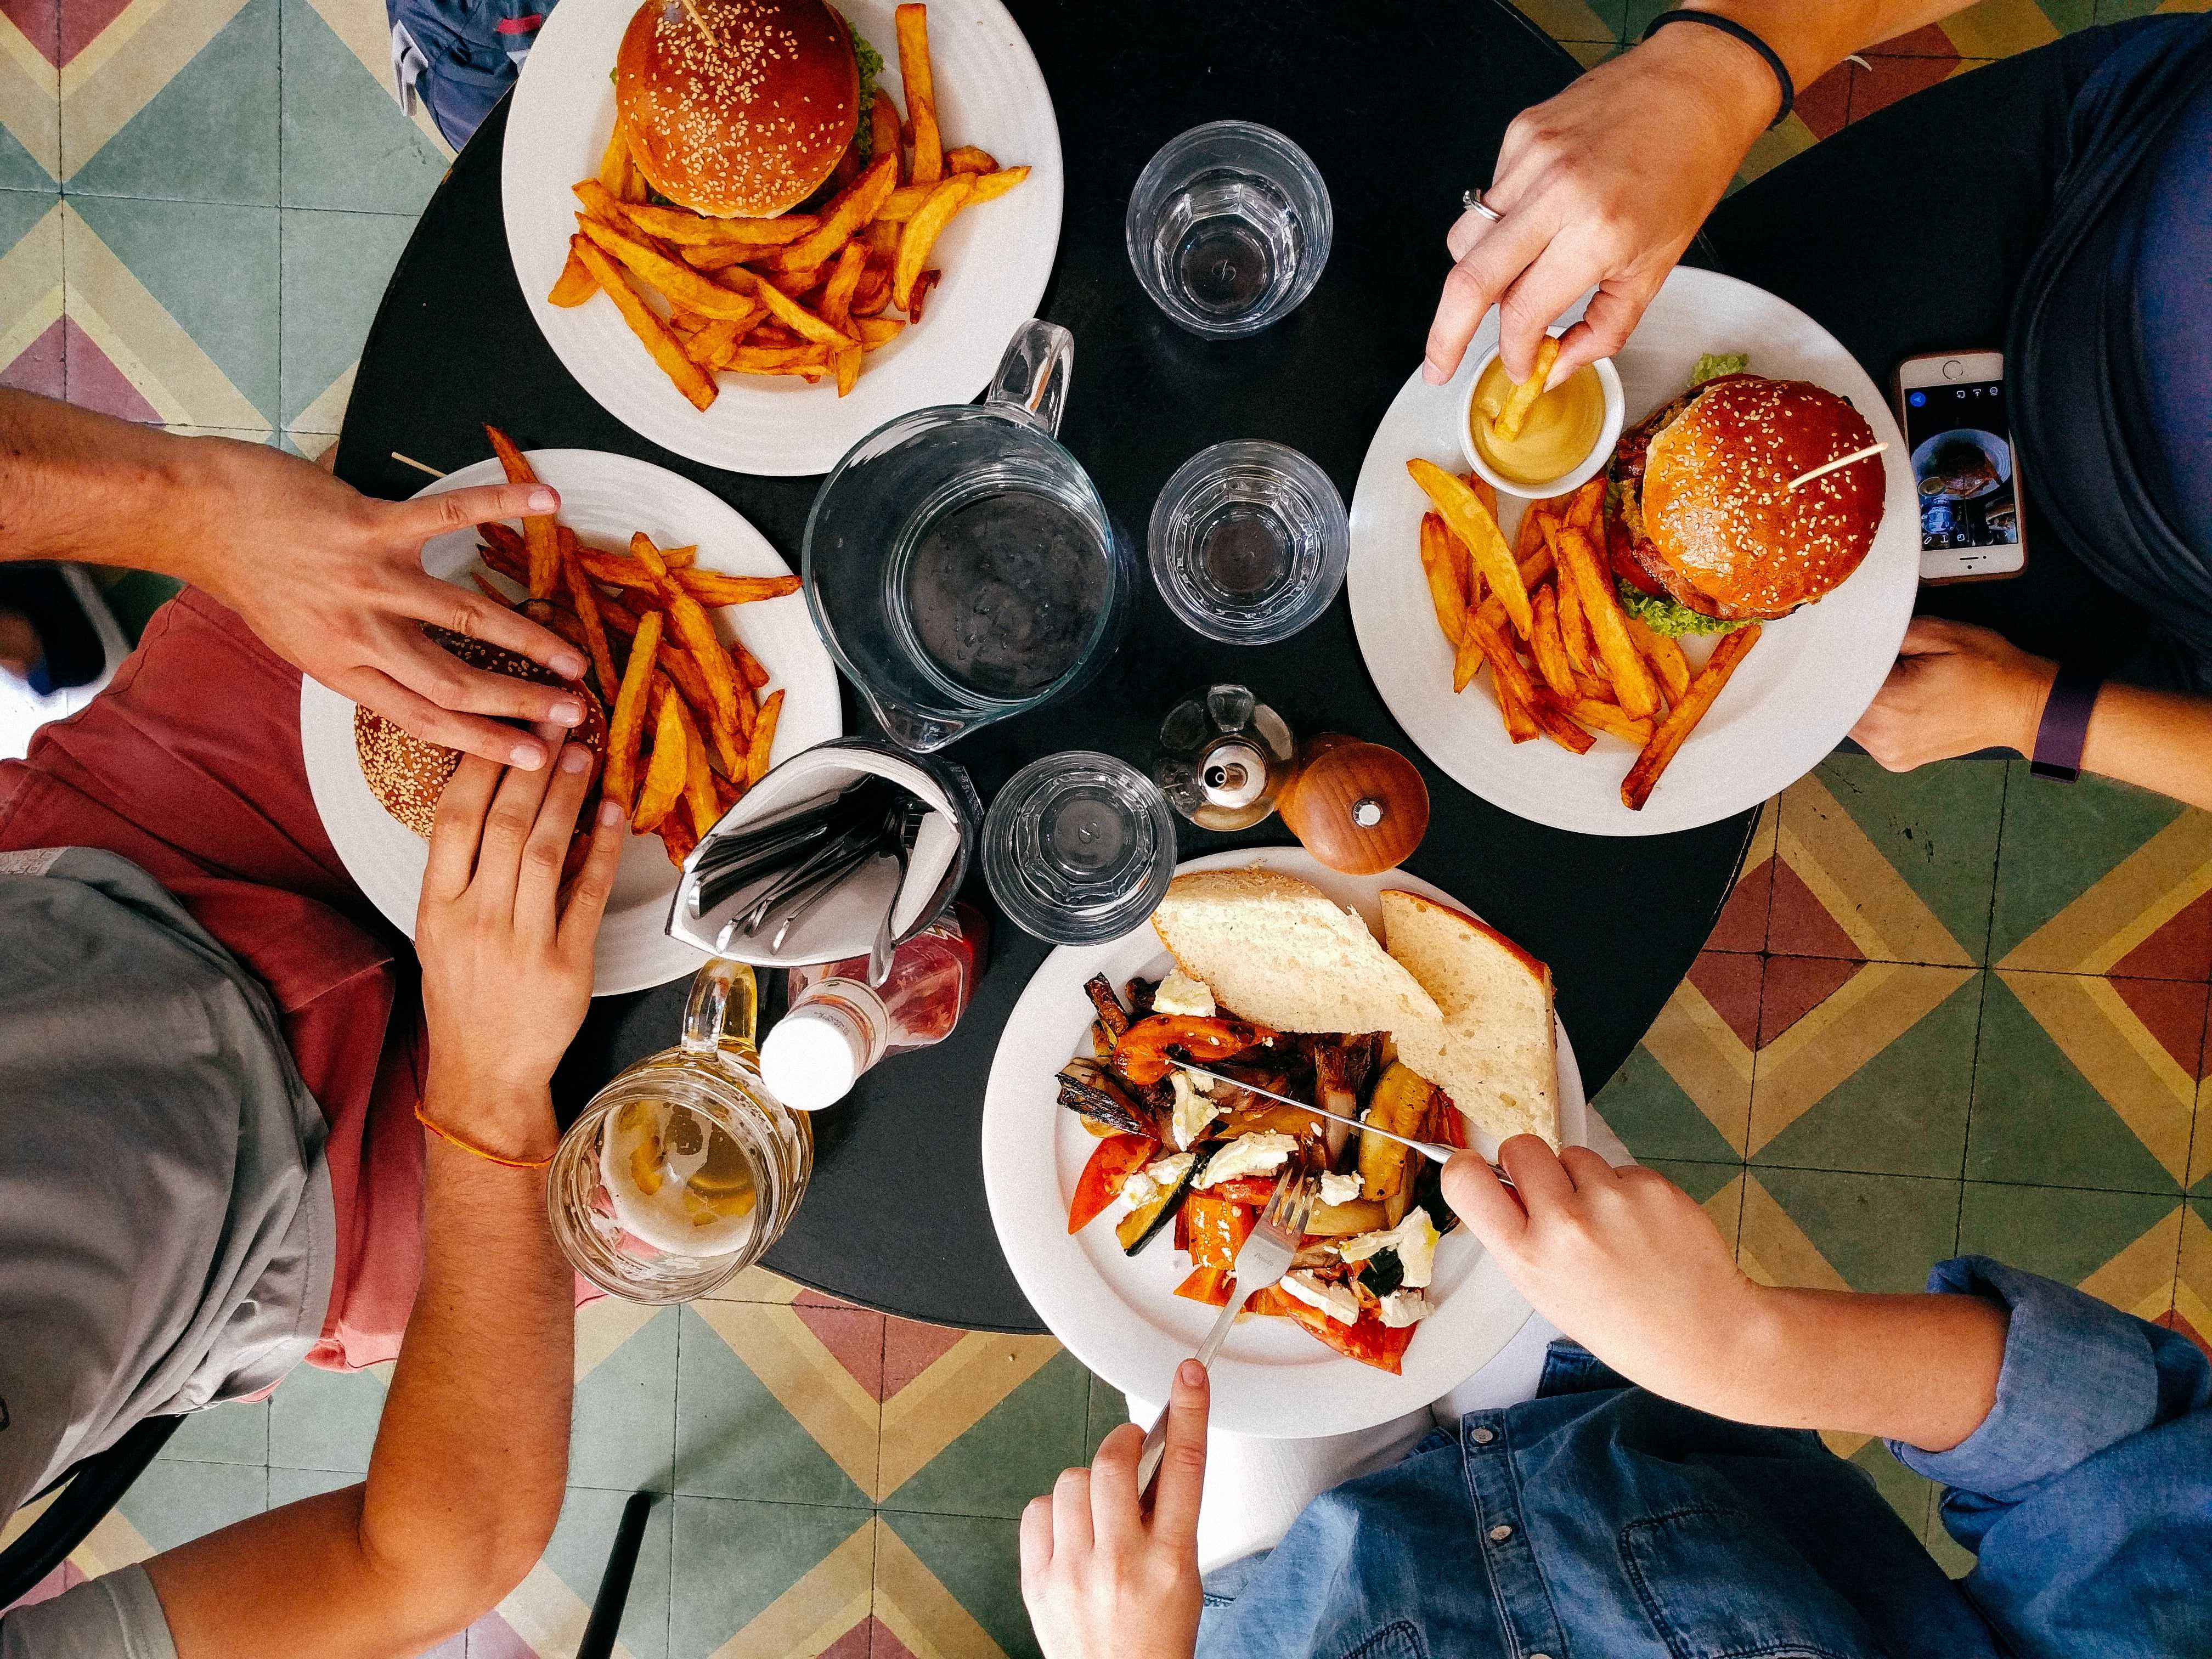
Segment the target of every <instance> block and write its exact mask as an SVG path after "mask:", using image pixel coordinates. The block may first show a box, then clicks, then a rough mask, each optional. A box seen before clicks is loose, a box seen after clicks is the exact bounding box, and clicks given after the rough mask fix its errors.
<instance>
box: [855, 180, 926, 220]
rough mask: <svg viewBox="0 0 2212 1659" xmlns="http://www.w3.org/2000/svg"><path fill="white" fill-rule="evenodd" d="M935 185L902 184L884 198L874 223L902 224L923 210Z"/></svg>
mask: <svg viewBox="0 0 2212 1659" xmlns="http://www.w3.org/2000/svg"><path fill="white" fill-rule="evenodd" d="M936 188H937V186H936V185H915V184H906V185H900V186H899V187H898V188H897V189H896V190H895V191H892V192H891V193H890V195H888V196H886V197H884V203H883V205H882V206H881V207H879V208H878V209H877V210H876V216H875V220H874V222H873V224H872V225H871V227H870V228H874V225H902V224H904V223H905V222H907V221H908V220H909V219H911V218H913V217H914V216H915V214H917V213H919V212H921V204H923V203H924V202H927V200H928V199H929V192H930V191H933V190H934V189H936Z"/></svg>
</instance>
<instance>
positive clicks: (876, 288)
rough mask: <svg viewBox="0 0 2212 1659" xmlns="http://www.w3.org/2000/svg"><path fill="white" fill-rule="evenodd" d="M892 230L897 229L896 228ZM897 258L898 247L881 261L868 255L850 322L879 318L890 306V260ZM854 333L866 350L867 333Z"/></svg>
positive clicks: (850, 312) (861, 331)
mask: <svg viewBox="0 0 2212 1659" xmlns="http://www.w3.org/2000/svg"><path fill="white" fill-rule="evenodd" d="M892 228H894V229H896V226H894V227H892ZM855 240H859V239H857V238H856V239H855ZM864 246H865V245H864ZM891 258H896V246H894V249H893V252H892V254H891V256H890V257H888V258H884V259H883V260H881V261H878V259H877V258H876V256H875V255H874V254H873V253H870V254H869V255H868V262H867V264H865V265H863V266H861V267H860V286H859V287H857V288H855V289H854V290H853V304H852V307H851V309H850V310H849V311H848V313H847V318H848V321H849V320H851V319H854V318H860V317H874V316H878V315H879V314H881V313H882V312H883V310H884V307H887V306H889V305H890V302H891V267H890V259H891ZM854 333H856V334H858V335H860V348H861V349H862V350H866V349H867V344H868V341H867V331H866V330H865V329H855V330H854Z"/></svg>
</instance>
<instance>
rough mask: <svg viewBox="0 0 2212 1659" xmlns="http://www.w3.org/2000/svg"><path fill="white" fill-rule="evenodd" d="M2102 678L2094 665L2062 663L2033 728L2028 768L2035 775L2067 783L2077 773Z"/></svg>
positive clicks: (2103, 678)
mask: <svg viewBox="0 0 2212 1659" xmlns="http://www.w3.org/2000/svg"><path fill="white" fill-rule="evenodd" d="M2104 684H2105V677H2104V676H2103V675H2102V674H2100V673H2099V672H2098V671H2096V670H2095V669H2093V668H2080V667H2075V666H2074V665H2070V664H2069V665H2061V666H2060V668H2059V670H2058V678H2056V679H2054V680H2053V681H2051V696H2049V697H2048V698H2047V699H2045V702H2044V705H2043V720H2042V722H2041V724H2039V726H2037V727H2036V728H2035V753H2034V755H2033V757H2031V759H2030V761H2029V763H2028V770H2029V771H2030V772H2031V773H2033V775H2035V776H2037V777H2039V778H2051V779H2055V780H2057V781H2058V782H2060V783H2071V782H2073V781H2074V780H2075V779H2076V778H2078V777H2080V776H2081V750H2082V746H2083V745H2084V744H2087V742H2088V741H2089V714H2090V711H2091V710H2092V709H2093V708H2096V706H2097V693H2098V691H2099V690H2101V689H2102V688H2103V686H2104Z"/></svg>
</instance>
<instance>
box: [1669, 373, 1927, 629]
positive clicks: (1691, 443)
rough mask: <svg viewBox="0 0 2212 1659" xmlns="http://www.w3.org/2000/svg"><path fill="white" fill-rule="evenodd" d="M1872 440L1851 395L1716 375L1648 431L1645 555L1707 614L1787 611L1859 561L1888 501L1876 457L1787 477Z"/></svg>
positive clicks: (1683, 597) (1804, 384)
mask: <svg viewBox="0 0 2212 1659" xmlns="http://www.w3.org/2000/svg"><path fill="white" fill-rule="evenodd" d="M1873 442H1874V432H1873V429H1872V428H1869V426H1868V425H1867V423H1866V420H1865V418H1864V417H1863V416H1861V415H1860V413H1859V412H1858V410H1856V409H1854V408H1852V407H1851V405H1850V402H1849V401H1848V400H1847V399H1845V398H1840V397H1838V396H1837V395H1836V394H1835V393H1834V392H1830V391H1827V390H1826V389H1825V388H1823V387H1820V386H1814V385H1812V384H1811V383H1809V382H1808V381H1804V380H1767V379H1765V378H1764V377H1762V376H1760V375H1757V374H1737V375H1730V376H1728V377H1726V378H1723V379H1721V380H1713V381H1710V382H1708V383H1707V384H1706V385H1705V386H1704V387H1703V388H1702V389H1701V390H1699V391H1698V392H1695V393H1694V394H1693V395H1692V397H1691V398H1690V399H1689V400H1688V402H1687V404H1686V406H1685V407H1683V408H1682V410H1680V413H1679V414H1677V415H1675V416H1674V418H1673V419H1672V420H1670V421H1668V422H1665V424H1664V425H1663V426H1662V427H1661V428H1659V429H1658V430H1657V431H1656V433H1655V434H1653V435H1652V436H1651V439H1650V447H1649V450H1648V452H1647V454H1646V457H1645V459H1644V468H1643V493H1642V498H1641V502H1640V506H1641V515H1642V520H1643V523H1642V538H1641V543H1640V544H1639V546H1638V549H1637V552H1638V555H1639V556H1640V559H1641V562H1642V563H1643V564H1644V567H1645V568H1646V569H1647V570H1650V572H1651V574H1655V575H1656V576H1658V577H1660V578H1661V580H1662V582H1663V584H1664V586H1666V587H1667V589H1668V592H1670V593H1672V594H1673V595H1674V597H1675V598H1676V599H1679V600H1680V601H1681V602H1683V603H1685V604H1686V605H1689V606H1690V607H1691V608H1692V609H1693V610H1696V611H1702V612H1704V613H1705V614H1706V615H1708V616H1714V617H1783V616H1787V615H1788V614H1789V613H1790V611H1794V610H1796V608H1797V607H1798V606H1799V605H1806V604H1809V603H1810V602H1811V601H1813V600H1814V599H1819V598H1820V596H1821V595H1822V594H1824V593H1826V592H1828V591H1829V590H1830V589H1831V588H1832V587H1834V586H1836V585H1837V584H1838V583H1839V582H1841V581H1842V580H1844V578H1845V577H1847V576H1849V575H1850V574H1851V572H1852V571H1854V570H1856V569H1857V568H1858V567H1859V562H1860V561H1861V560H1863V559H1864V558H1865V557H1866V556H1867V553H1868V551H1869V550H1870V549H1871V548H1872V547H1873V545H1874V536H1875V529H1876V528H1877V527H1878V526H1880V525H1881V513H1882V504H1883V497H1884V474H1883V470H1882V464H1881V457H1879V456H1873V457H1869V459H1866V460H1863V461H1860V462H1857V463H1854V464H1853V465H1850V466H1846V467H1844V468H1841V469H1840V470H1838V471H1834V472H1830V473H1827V474H1825V475H1824V476H1822V477H1818V478H1814V479H1812V480H1810V481H1809V482H1808V483H1805V484H1804V485H1802V487H1800V488H1798V489H1790V488H1789V484H1790V480H1791V479H1792V478H1795V477H1798V476H1799V475H1800V474H1802V473H1805V472H1809V471H1812V470H1813V469H1814V468H1815V467H1817V466H1819V465H1821V464H1822V463H1823V462H1825V461H1831V460H1834V459H1837V458H1838V457H1839V456H1844V455H1848V454H1850V453H1851V452H1852V451H1854V450H1857V449H1863V448H1865V447H1867V446H1869V444H1871V443H1873Z"/></svg>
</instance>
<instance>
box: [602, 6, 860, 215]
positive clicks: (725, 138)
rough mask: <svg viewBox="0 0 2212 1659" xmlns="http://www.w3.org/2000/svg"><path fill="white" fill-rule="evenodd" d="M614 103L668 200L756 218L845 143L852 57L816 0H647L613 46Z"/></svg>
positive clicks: (851, 105)
mask: <svg viewBox="0 0 2212 1659" xmlns="http://www.w3.org/2000/svg"><path fill="white" fill-rule="evenodd" d="M702 23H703V24H704V25H705V27H704V28H703V29H702V27H701V25H702ZM615 108H616V113H617V118H618V119H619V120H620V121H621V122H622V124H623V130H624V131H626V132H627V133H628V134H629V148H630V155H631V157H632V159H633V160H635V161H636V163H637V166H638V170H639V171H640V172H641V173H643V174H644V175H645V177H646V179H647V182H648V183H649V184H651V185H652V186H653V188H654V189H655V190H657V191H659V192H660V193H661V194H662V195H663V196H665V197H667V198H668V199H669V200H670V201H671V202H675V203H677V204H679V205H681V206H684V207H687V208H690V209H691V210H693V211H695V212H698V213H704V214H711V215H713V216H716V217H720V218H730V217H738V216H743V217H756V218H765V217H769V216H773V215H775V214H778V213H781V212H784V211H785V210H787V209H790V208H793V207H795V206H797V205H798V204H799V203H801V202H803V201H805V199H806V198H807V197H809V196H811V195H812V194H813V193H814V192H815V191H816V190H817V189H818V188H819V187H820V186H821V185H822V183H823V180H824V179H828V178H829V174H830V173H831V172H832V171H833V170H834V169H835V168H836V165H837V163H838V161H840V159H842V157H843V155H844V154H845V152H846V151H847V150H848V149H850V148H851V147H852V143H853V138H854V133H855V132H856V131H858V130H859V125H860V65H859V64H858V62H857V61H856V60H855V59H854V55H853V41H852V36H851V35H850V33H848V31H847V29H846V27H845V21H844V19H843V18H842V17H841V16H839V15H838V14H837V13H836V11H835V10H834V9H831V8H830V7H829V6H827V5H825V4H823V0H645V3H644V4H643V5H641V6H640V7H639V8H638V9H637V14H636V15H635V16H634V17H632V18H631V19H630V21H629V28H628V29H627V30H626V31H625V32H624V33H623V41H622V47H621V50H620V52H618V53H617V56H616V58H615Z"/></svg>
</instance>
